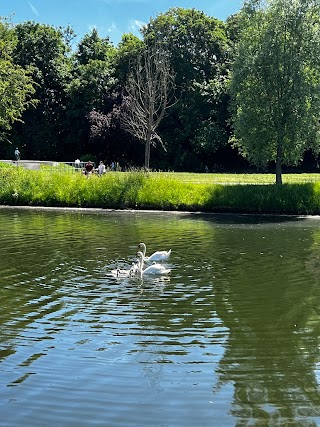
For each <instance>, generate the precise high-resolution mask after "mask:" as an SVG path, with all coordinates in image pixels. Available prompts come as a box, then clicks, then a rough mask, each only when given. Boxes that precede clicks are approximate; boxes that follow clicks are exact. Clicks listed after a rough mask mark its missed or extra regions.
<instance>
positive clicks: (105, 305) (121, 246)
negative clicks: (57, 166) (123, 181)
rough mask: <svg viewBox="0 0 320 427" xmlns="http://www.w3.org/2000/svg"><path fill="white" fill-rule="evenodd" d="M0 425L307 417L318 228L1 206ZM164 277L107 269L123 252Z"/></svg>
mask: <svg viewBox="0 0 320 427" xmlns="http://www.w3.org/2000/svg"><path fill="white" fill-rule="evenodd" d="M0 229H1V234H0V263H1V264H0V265H1V275H0V303H1V311H0V426H1V427H2V426H3V427H18V426H19V427H20V426H25V427H37V426H39V427H40V426H41V427H46V426H58V425H59V426H63V427H64V426H68V427H69V426H70V427H71V426H75V427H82V426H125V427H131V426H159V427H160V426H161V427H163V426H170V427H171V426H183V427H185V426H186V427H188V426H192V427H194V426H249V425H251V426H253V425H259V426H260V425H261V426H283V425H288V426H300V425H301V426H317V425H320V398H319V397H320V395H319V362H320V355H319V329H320V281H319V278H320V221H318V220H315V219H304V220H303V219H300V220H294V219H285V218H273V219H272V218H268V217H261V218H259V217H236V216H214V215H212V216H204V215H196V214H193V215H184V214H170V213H161V214H160V213H139V212H123V213H117V212H106V213H102V214H99V213H94V212H86V213H85V212H81V211H80V212H67V213H66V212H63V211H55V212H48V211H41V210H39V211H37V210H33V211H29V210H21V209H19V210H18V209H0ZM140 241H144V242H145V243H146V244H147V252H148V253H151V252H152V251H154V250H157V249H169V248H172V255H171V258H170V260H169V263H168V265H169V266H170V268H171V269H172V271H171V275H170V277H164V278H163V279H152V278H148V279H147V278H144V279H143V280H140V279H136V278H122V277H119V278H117V277H114V276H112V274H111V271H112V270H113V269H115V268H117V267H120V268H121V269H123V268H129V267H130V265H131V263H132V262H133V261H134V260H135V259H136V252H137V245H138V243H139V242H140Z"/></svg>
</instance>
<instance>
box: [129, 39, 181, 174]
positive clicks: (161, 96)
mask: <svg viewBox="0 0 320 427" xmlns="http://www.w3.org/2000/svg"><path fill="white" fill-rule="evenodd" d="M131 70H132V71H131V72H130V74H129V76H128V80H127V85H126V92H127V97H126V101H125V107H124V111H123V114H122V117H121V125H122V127H123V129H124V130H125V131H127V132H129V133H131V134H132V135H134V136H135V137H136V138H138V139H140V140H141V141H143V142H144V143H145V168H146V169H149V165H150V147H151V145H153V146H155V145H156V143H157V142H159V143H160V144H161V146H162V147H163V148H164V149H165V146H164V144H163V141H162V139H161V137H160V136H159V135H158V133H157V128H158V126H159V124H160V122H161V120H162V119H163V117H164V115H165V112H166V110H167V109H168V108H169V107H171V106H172V105H173V103H172V102H171V101H172V99H171V95H172V92H173V85H174V78H173V73H172V71H171V67H170V59H169V54H168V52H167V51H166V50H165V48H164V46H163V44H161V43H160V42H155V43H154V44H153V45H151V46H147V48H146V49H145V51H144V52H143V53H141V54H140V55H139V56H138V57H137V60H136V61H135V63H134V64H132V67H131Z"/></svg>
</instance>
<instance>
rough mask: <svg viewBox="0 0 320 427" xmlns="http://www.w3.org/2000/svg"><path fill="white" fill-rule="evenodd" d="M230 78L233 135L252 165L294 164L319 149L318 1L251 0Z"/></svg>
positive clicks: (244, 14)
mask: <svg viewBox="0 0 320 427" xmlns="http://www.w3.org/2000/svg"><path fill="white" fill-rule="evenodd" d="M241 25H242V29H241V38H240V42H239V44H238V48H237V54H236V59H235V62H234V66H233V75H232V82H231V96H232V109H233V126H234V139H233V143H234V145H235V146H237V147H238V148H239V150H240V151H241V153H242V154H243V156H245V157H247V158H248V159H249V160H250V161H251V162H252V163H253V164H255V165H267V164H268V163H269V162H275V165H276V183H277V184H281V183H282V166H283V165H285V164H287V165H292V164H296V163H298V162H299V161H300V159H301V158H302V155H303V153H304V151H305V150H307V149H309V148H312V149H313V150H314V151H315V152H318V151H319V145H320V134H319V117H320V2H319V0H269V1H260V0H250V1H248V2H246V3H245V5H244V7H243V9H242V20H241Z"/></svg>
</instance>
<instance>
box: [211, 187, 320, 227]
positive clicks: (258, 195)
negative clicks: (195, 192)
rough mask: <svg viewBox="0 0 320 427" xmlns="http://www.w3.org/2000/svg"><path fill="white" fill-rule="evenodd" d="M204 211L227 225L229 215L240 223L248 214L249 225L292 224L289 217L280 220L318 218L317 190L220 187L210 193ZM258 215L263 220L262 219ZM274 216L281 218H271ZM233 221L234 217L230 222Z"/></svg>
mask: <svg viewBox="0 0 320 427" xmlns="http://www.w3.org/2000/svg"><path fill="white" fill-rule="evenodd" d="M203 211H204V212H211V213H220V214H224V215H223V216H220V218H221V221H222V222H226V221H228V213H229V214H230V213H232V214H238V219H239V223H240V222H242V221H243V215H247V214H250V216H251V217H250V219H248V221H249V222H250V221H251V222H252V223H257V222H259V223H260V222H261V221H264V222H279V220H281V221H292V220H293V218H292V217H290V218H285V217H283V216H285V215H319V214H320V189H318V186H317V184H313V183H304V184H283V185H282V186H277V185H274V184H272V185H228V186H222V185H219V186H215V187H214V188H213V189H212V191H211V192H210V195H209V197H208V199H207V202H206V203H205V206H204V207H203ZM261 215H264V216H265V217H264V218H261ZM268 215H269V217H268ZM274 215H276V216H278V215H279V216H280V215H281V216H282V217H281V218H279V217H278V218H273V217H271V216H274ZM255 216H256V218H255ZM298 219H299V220H300V219H301V218H298ZM234 220H235V218H234V215H233V218H232V219H230V221H231V222H234ZM246 222H247V221H246Z"/></svg>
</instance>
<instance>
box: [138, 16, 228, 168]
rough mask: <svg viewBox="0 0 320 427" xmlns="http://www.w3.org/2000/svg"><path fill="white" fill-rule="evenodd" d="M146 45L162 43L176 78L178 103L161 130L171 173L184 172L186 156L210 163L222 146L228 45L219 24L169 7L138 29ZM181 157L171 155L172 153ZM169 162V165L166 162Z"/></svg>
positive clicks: (222, 28)
mask: <svg viewBox="0 0 320 427" xmlns="http://www.w3.org/2000/svg"><path fill="white" fill-rule="evenodd" d="M143 34H144V37H145V40H146V42H148V40H149V39H150V38H151V39H152V38H155V37H157V38H159V39H161V40H163V41H164V44H165V46H166V49H167V50H168V51H169V54H170V58H171V59H170V61H171V67H172V69H173V71H174V73H175V76H176V77H175V96H176V99H177V101H178V102H177V103H176V104H175V106H174V107H173V108H172V109H171V110H169V111H168V115H167V117H166V118H165V119H164V121H163V125H162V127H161V128H160V130H161V131H162V133H163V140H164V141H166V142H167V145H168V158H169V159H170V160H171V161H172V159H175V164H174V165H172V164H171V166H172V167H174V168H175V169H180V168H186V167H188V166H190V165H188V166H187V163H184V161H183V159H187V158H188V157H189V156H188V152H190V154H191V158H192V159H193V161H194V162H196V163H198V164H199V163H203V162H205V160H206V161H207V160H208V157H209V160H210V158H211V160H212V158H213V153H214V152H215V151H216V149H217V148H218V147H219V146H223V145H225V144H226V143H227V137H226V135H228V130H227V121H228V118H229V113H228V108H227V106H228V98H227V95H226V93H227V86H226V84H225V82H226V78H227V75H228V72H227V70H228V64H227V58H228V52H229V50H230V46H229V41H228V39H227V35H226V26H225V24H224V23H223V22H222V21H219V20H218V19H216V18H212V17H209V16H207V15H205V14H204V13H203V12H201V11H197V10H195V9H183V8H172V9H170V10H169V11H168V12H166V13H164V14H159V15H158V16H157V17H156V18H155V19H151V21H150V23H149V24H148V25H147V27H146V29H145V30H143ZM177 151H178V152H179V153H180V152H181V154H182V155H180V156H176V155H175V153H176V152H177ZM170 160H169V161H170Z"/></svg>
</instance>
